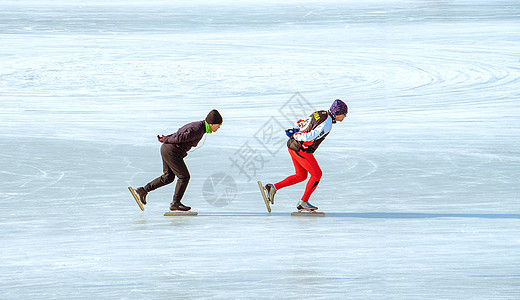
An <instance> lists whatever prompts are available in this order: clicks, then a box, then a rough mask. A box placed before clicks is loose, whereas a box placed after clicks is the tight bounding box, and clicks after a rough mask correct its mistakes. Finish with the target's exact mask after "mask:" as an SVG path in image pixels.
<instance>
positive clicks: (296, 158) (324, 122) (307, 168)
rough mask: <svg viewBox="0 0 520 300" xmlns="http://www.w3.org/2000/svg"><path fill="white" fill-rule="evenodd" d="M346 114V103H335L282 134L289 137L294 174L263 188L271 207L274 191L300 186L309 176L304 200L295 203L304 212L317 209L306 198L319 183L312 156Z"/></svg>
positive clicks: (318, 167)
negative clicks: (295, 185)
mask: <svg viewBox="0 0 520 300" xmlns="http://www.w3.org/2000/svg"><path fill="white" fill-rule="evenodd" d="M347 113H348V107H347V105H346V104H345V102H343V101H341V100H339V99H337V100H335V101H334V102H333V103H332V106H331V107H330V109H329V110H328V111H327V110H319V111H316V112H314V113H313V114H311V115H310V116H309V117H308V118H307V119H306V120H299V121H298V122H296V124H295V126H296V128H291V129H287V130H286V131H285V132H286V134H287V136H288V137H289V141H287V147H288V148H289V154H290V155H291V158H292V162H293V164H294V169H295V170H296V173H295V174H294V175H291V176H289V177H287V178H285V179H284V180H282V181H280V182H278V183H275V184H271V183H268V184H267V185H265V189H266V192H267V198H268V200H269V202H271V204H274V195H275V194H276V191H277V190H279V189H283V188H284V187H287V186H291V185H294V184H297V183H299V182H302V181H304V180H305V179H307V175H308V174H311V177H310V179H309V181H308V182H307V186H306V187H305V192H304V193H303V197H302V199H301V200H300V201H299V202H298V205H297V207H296V208H297V209H298V210H303V211H314V210H317V209H318V208H317V207H316V206H314V205H312V204H310V203H309V198H310V196H311V194H312V193H313V192H314V190H316V187H317V186H318V184H319V183H320V179H321V175H322V172H321V169H320V166H319V165H318V162H317V161H316V159H315V158H314V155H313V153H314V151H316V149H318V147H319V146H320V144H321V143H322V142H323V140H324V139H325V138H326V137H327V135H328V134H329V133H330V130H331V129H332V124H335V123H336V122H337V121H339V122H342V121H343V119H345V117H346V116H347Z"/></svg>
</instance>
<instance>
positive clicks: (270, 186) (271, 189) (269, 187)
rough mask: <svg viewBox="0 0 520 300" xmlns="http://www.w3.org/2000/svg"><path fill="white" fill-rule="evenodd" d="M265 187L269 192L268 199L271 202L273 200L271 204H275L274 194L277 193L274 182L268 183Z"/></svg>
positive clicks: (267, 192)
mask: <svg viewBox="0 0 520 300" xmlns="http://www.w3.org/2000/svg"><path fill="white" fill-rule="evenodd" d="M264 188H265V191H266V194H267V199H268V200H269V202H271V204H274V195H276V188H275V187H274V184H272V183H268V184H266V185H265V187H264Z"/></svg>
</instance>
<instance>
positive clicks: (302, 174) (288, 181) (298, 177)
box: [274, 149, 307, 190]
mask: <svg viewBox="0 0 520 300" xmlns="http://www.w3.org/2000/svg"><path fill="white" fill-rule="evenodd" d="M289 154H290V155H291V159H292V162H293V165H294V170H295V174H294V175H291V176H289V177H287V178H285V179H284V180H282V181H280V182H278V183H275V184H274V187H275V188H276V189H277V190H279V189H282V188H284V187H287V186H291V185H294V184H297V183H300V182H302V181H304V180H305V179H307V170H305V168H304V167H303V166H302V165H301V164H300V162H299V161H300V160H301V159H302V158H301V157H300V156H299V155H298V153H296V152H295V151H293V150H291V149H289Z"/></svg>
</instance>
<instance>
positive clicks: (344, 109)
mask: <svg viewBox="0 0 520 300" xmlns="http://www.w3.org/2000/svg"><path fill="white" fill-rule="evenodd" d="M330 112H331V113H332V114H333V115H335V116H337V115H346V114H347V113H348V106H347V105H346V104H345V102H343V101H341V100H339V99H336V100H334V102H333V103H332V105H331V107H330Z"/></svg>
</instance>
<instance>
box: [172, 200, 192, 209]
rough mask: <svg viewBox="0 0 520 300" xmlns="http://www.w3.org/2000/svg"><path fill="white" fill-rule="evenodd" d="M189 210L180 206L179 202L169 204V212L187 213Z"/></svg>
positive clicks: (187, 207)
mask: <svg viewBox="0 0 520 300" xmlns="http://www.w3.org/2000/svg"><path fill="white" fill-rule="evenodd" d="M190 209H191V207H189V206H186V205H184V204H182V203H181V202H172V203H170V210H171V211H174V210H180V211H188V210H190Z"/></svg>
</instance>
